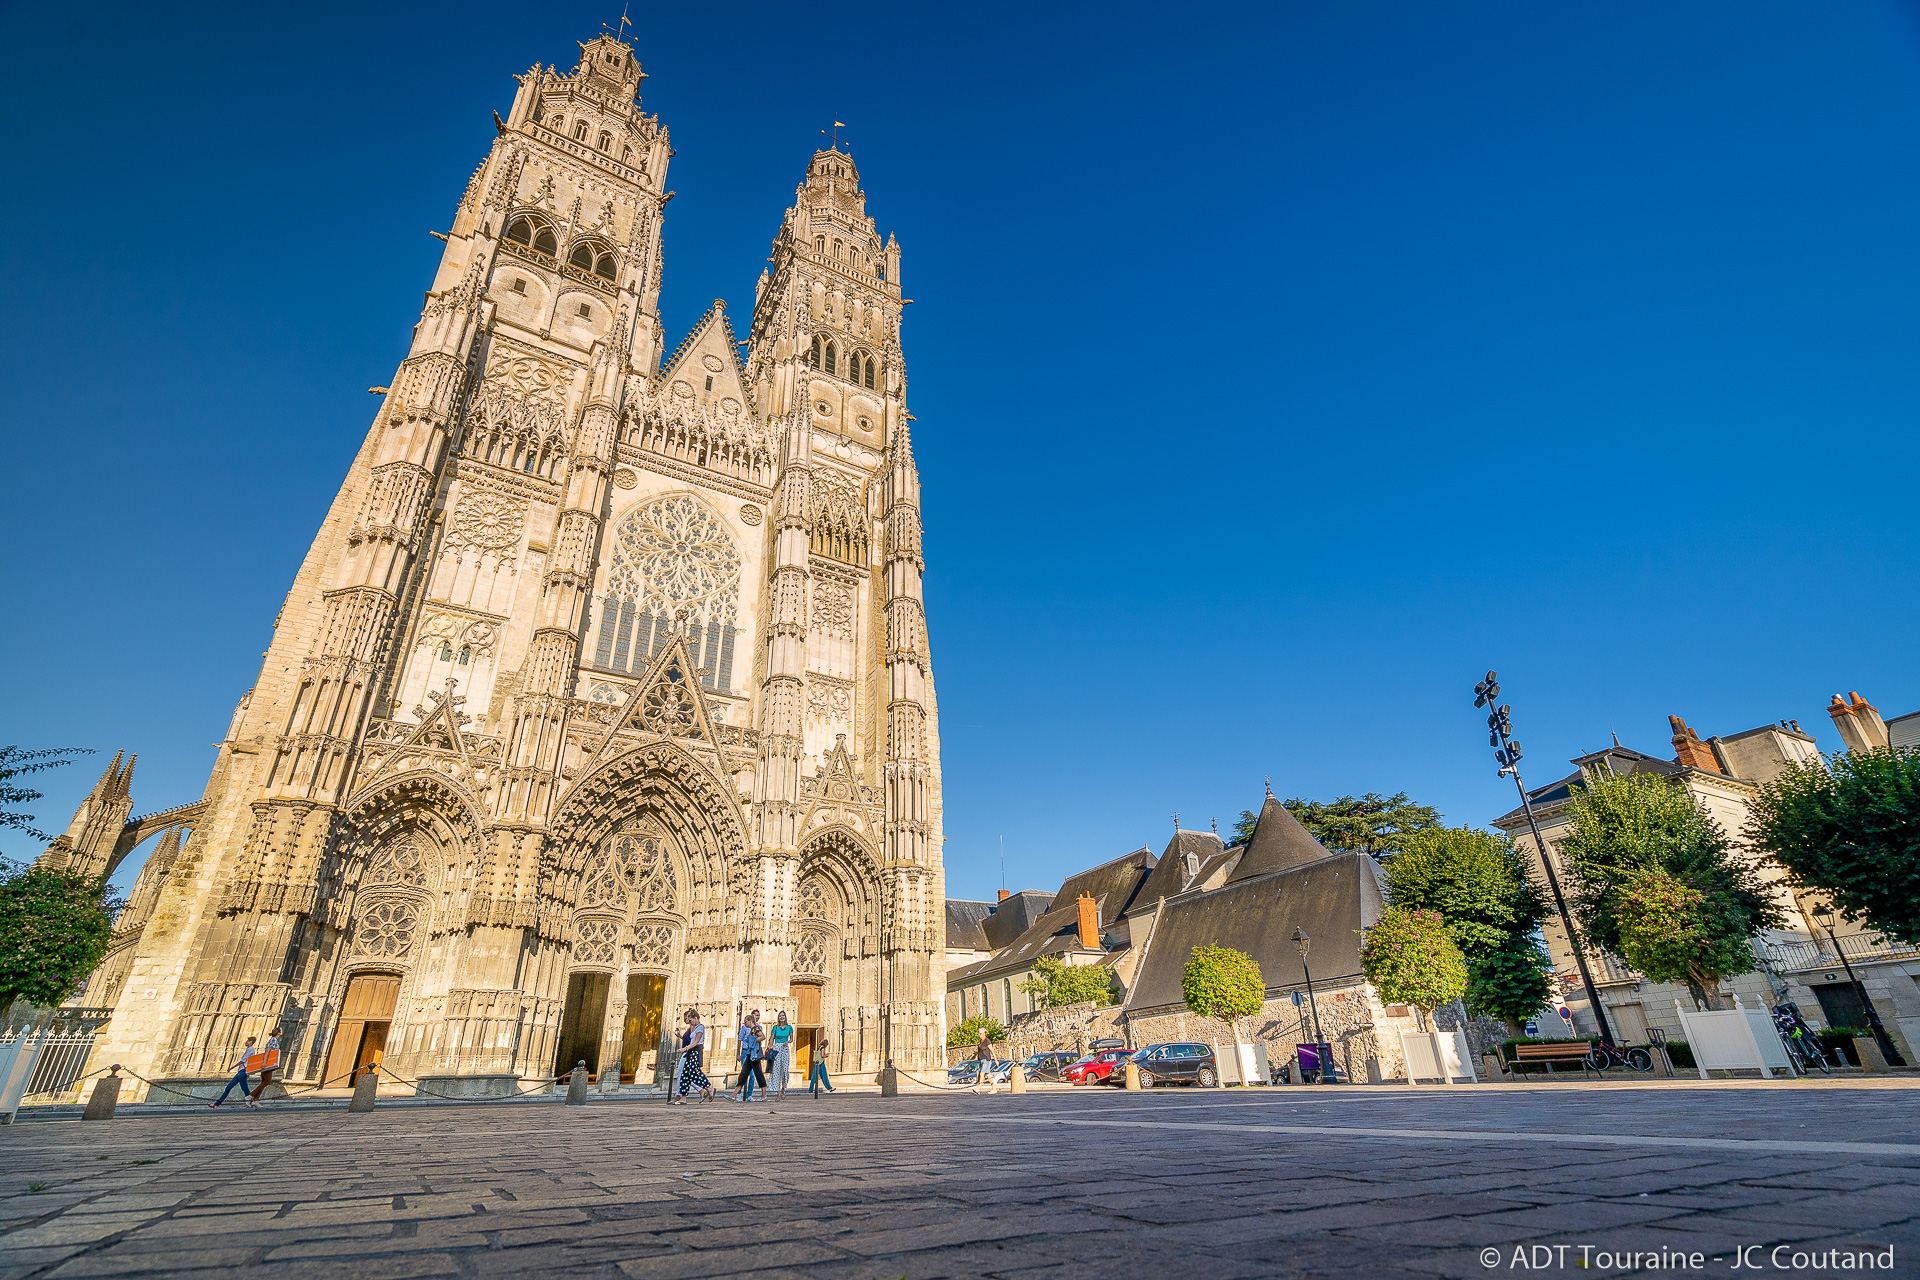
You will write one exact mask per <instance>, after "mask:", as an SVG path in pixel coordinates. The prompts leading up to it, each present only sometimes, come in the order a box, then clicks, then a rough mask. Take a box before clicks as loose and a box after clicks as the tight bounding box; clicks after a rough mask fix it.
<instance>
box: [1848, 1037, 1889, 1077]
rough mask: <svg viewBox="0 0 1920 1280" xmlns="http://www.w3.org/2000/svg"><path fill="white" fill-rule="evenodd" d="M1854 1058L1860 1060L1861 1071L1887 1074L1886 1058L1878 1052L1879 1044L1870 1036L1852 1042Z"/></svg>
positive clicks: (1857, 1038)
mask: <svg viewBox="0 0 1920 1280" xmlns="http://www.w3.org/2000/svg"><path fill="white" fill-rule="evenodd" d="M1853 1053H1854V1056H1855V1057H1857V1058H1859V1059H1860V1068H1861V1070H1863V1071H1874V1072H1878V1073H1879V1074H1881V1075H1885V1074H1886V1073H1887V1056H1886V1055H1885V1054H1883V1053H1881V1052H1880V1042H1879V1041H1877V1040H1875V1039H1874V1038H1873V1037H1872V1036H1864V1037H1856V1038H1855V1039H1854V1042H1853Z"/></svg>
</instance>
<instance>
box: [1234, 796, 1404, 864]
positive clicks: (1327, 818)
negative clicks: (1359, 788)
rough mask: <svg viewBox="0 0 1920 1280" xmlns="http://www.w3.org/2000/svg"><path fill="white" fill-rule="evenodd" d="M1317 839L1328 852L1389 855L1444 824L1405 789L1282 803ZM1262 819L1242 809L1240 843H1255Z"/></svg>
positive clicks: (1237, 831)
mask: <svg viewBox="0 0 1920 1280" xmlns="http://www.w3.org/2000/svg"><path fill="white" fill-rule="evenodd" d="M1281 803H1282V804H1284V805H1285V806H1286V808H1287V812H1289V813H1291V814H1292V815H1293V816H1294V818H1295V819H1296V820H1297V821H1298V822H1299V823H1300V825H1301V826H1303V827H1305V828H1306V829H1307V831H1308V833H1309V834H1311V835H1312V836H1313V838H1314V839H1315V840H1318V841H1319V842H1320V843H1321V844H1323V845H1325V846H1326V847H1327V848H1329V849H1352V850H1358V851H1361V852H1364V853H1370V854H1372V855H1373V856H1374V857H1376V858H1379V857H1384V856H1386V855H1387V854H1390V853H1394V852H1397V851H1398V850H1400V849H1402V848H1404V847H1405V845H1406V838H1407V837H1408V836H1409V835H1412V834H1413V833H1414V832H1416V831H1424V830H1426V829H1427V828H1428V827H1437V826H1439V825H1440V811H1439V810H1438V809H1435V808H1433V807H1431V806H1429V805H1424V804H1415V803H1414V802H1413V801H1412V800H1411V799H1409V798H1408V796H1407V793H1406V792H1404V791H1396V792H1394V793H1393V794H1392V795H1390V796H1383V795H1381V794H1380V793H1379V792H1377V791H1369V792H1367V794H1365V795H1364V796H1341V797H1340V798H1339V799H1338V800H1329V801H1325V802H1322V801H1319V800H1307V799H1303V798H1301V797H1299V796H1295V797H1293V798H1292V799H1289V800H1283V801H1281ZM1259 820H1260V815H1259V814H1257V813H1255V812H1253V811H1252V810H1251V809H1243V810H1241V811H1240V820H1239V821H1238V822H1236V823H1234V826H1233V840H1234V843H1235V844H1245V843H1246V842H1247V841H1249V840H1251V839H1253V828H1254V825H1255V824H1256V823H1258V822H1259Z"/></svg>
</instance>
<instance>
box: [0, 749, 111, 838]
mask: <svg viewBox="0 0 1920 1280" xmlns="http://www.w3.org/2000/svg"><path fill="white" fill-rule="evenodd" d="M90 754H92V748H90V747H41V748H27V747H0V829H6V830H12V831H18V832H21V833H22V834H24V835H25V836H27V838H29V839H31V840H38V841H39V842H40V843H41V844H43V845H44V844H50V843H51V842H52V841H53V837H52V836H50V835H48V834H47V833H46V832H44V831H40V830H38V829H36V828H35V827H34V825H33V815H32V814H30V813H22V812H20V810H19V809H18V808H17V807H16V806H18V805H23V804H32V803H33V802H34V801H35V800H38V799H40V798H41V793H40V792H38V791H35V790H33V789H32V788H31V787H22V786H16V785H15V784H14V781H13V780H14V779H15V778H19V777H23V776H25V775H26V774H29V773H39V772H40V771H41V770H43V769H58V768H59V767H60V766H61V765H64V764H72V763H73V757H74V756H79V755H90Z"/></svg>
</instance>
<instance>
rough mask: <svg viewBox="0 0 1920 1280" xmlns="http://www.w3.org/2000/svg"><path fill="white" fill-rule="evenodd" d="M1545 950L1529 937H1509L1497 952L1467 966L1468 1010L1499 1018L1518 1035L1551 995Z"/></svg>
mask: <svg viewBox="0 0 1920 1280" xmlns="http://www.w3.org/2000/svg"><path fill="white" fill-rule="evenodd" d="M1551 968H1552V963H1551V961H1549V960H1548V958H1547V951H1546V948H1545V947H1543V946H1541V945H1540V942H1539V940H1538V939H1537V938H1535V937H1534V936H1533V935H1532V934H1522V933H1516V934H1513V935H1511V936H1510V937H1509V938H1508V939H1507V942H1506V945H1504V946H1502V947H1501V948H1500V949H1499V950H1497V951H1494V952H1492V953H1490V954H1488V955H1485V956H1482V957H1480V958H1479V959H1478V960H1475V961H1474V962H1473V963H1471V964H1469V965H1468V966H1467V995H1466V1001H1467V1008H1469V1009H1471V1010H1473V1011H1474V1012H1475V1013H1484V1014H1486V1015H1487V1016H1489V1017H1493V1018H1499V1019H1500V1020H1501V1021H1503V1022H1505V1023H1506V1024H1507V1027H1508V1029H1509V1030H1511V1031H1512V1032H1514V1034H1516V1035H1518V1034H1519V1032H1520V1024H1521V1023H1522V1022H1524V1021H1525V1020H1526V1019H1528V1018H1531V1017H1532V1016H1533V1015H1534V1014H1535V1013H1537V1012H1538V1011H1539V1010H1540V1007H1541V1006H1542V1005H1544V1004H1546V1003H1547V1001H1548V999H1549V998H1551V997H1552V995H1553V981H1552V979H1551V978H1549V977H1548V976H1547V973H1548V970H1549V969H1551Z"/></svg>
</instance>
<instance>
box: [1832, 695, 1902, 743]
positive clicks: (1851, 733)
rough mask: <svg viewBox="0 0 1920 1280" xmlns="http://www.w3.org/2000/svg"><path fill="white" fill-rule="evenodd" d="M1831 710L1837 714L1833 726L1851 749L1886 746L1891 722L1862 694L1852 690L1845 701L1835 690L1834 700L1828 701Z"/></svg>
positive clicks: (1833, 713) (1834, 716)
mask: <svg viewBox="0 0 1920 1280" xmlns="http://www.w3.org/2000/svg"><path fill="white" fill-rule="evenodd" d="M1827 714H1828V715H1830V716H1832V717H1833V727H1834V728H1836V729H1838V730H1839V731H1840V740H1841V741H1842V742H1844V743H1846V744H1847V750H1849V751H1879V750H1884V749H1885V747H1886V745H1887V722H1886V721H1885V720H1882V719H1881V718H1880V712H1879V711H1878V710H1876V709H1875V708H1874V705H1873V704H1872V703H1871V702H1868V701H1867V700H1866V699H1865V698H1863V697H1861V696H1860V695H1859V694H1857V693H1849V694H1848V695H1847V696H1846V699H1845V700H1844V701H1842V700H1841V697H1840V695H1839V694H1837V693H1836V694H1834V695H1833V701H1832V702H1831V703H1829V704H1827Z"/></svg>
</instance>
